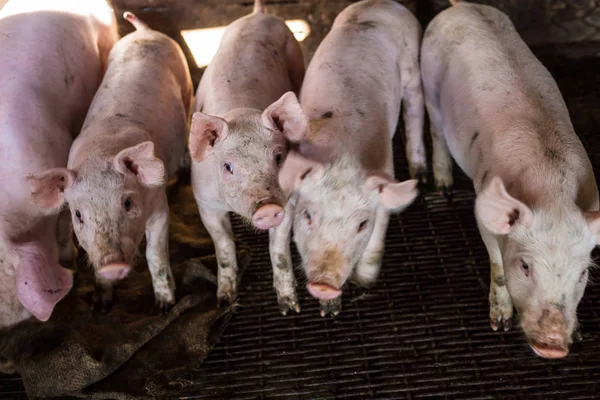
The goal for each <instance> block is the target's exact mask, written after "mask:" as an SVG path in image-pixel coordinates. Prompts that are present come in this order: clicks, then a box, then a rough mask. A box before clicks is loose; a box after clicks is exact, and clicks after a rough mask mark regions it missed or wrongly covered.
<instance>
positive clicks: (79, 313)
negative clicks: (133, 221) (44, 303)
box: [0, 184, 248, 399]
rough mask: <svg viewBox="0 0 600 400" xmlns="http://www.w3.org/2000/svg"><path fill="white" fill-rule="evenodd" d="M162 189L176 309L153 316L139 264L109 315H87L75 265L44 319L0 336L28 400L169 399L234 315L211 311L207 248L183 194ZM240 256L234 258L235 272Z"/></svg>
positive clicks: (82, 273)
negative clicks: (71, 282)
mask: <svg viewBox="0 0 600 400" xmlns="http://www.w3.org/2000/svg"><path fill="white" fill-rule="evenodd" d="M169 192H170V193H169V201H170V204H171V223H170V225H171V226H170V230H171V243H170V246H171V262H172V268H173V273H174V276H175V280H176V284H177V304H176V305H175V307H174V308H173V309H172V310H171V311H170V312H169V313H168V314H166V315H163V316H161V315H159V313H158V311H157V309H156V308H155V306H154V293H153V290H152V283H151V280H150V273H149V271H148V268H147V266H146V264H145V261H144V260H141V261H140V262H139V263H138V266H137V268H136V270H135V271H134V272H132V273H130V276H129V277H128V278H127V279H126V280H124V281H123V282H120V283H119V284H118V285H117V292H116V301H115V305H114V306H113V308H112V310H111V311H110V312H109V313H107V314H98V313H94V312H92V311H91V307H92V296H93V280H92V273H91V269H90V268H88V267H86V266H85V261H84V260H83V259H80V260H79V262H78V266H79V267H78V269H79V273H78V275H77V278H76V281H75V286H74V289H73V290H72V291H71V292H70V294H69V295H68V296H67V297H66V298H65V299H64V300H63V301H61V302H60V303H59V304H58V306H57V308H56V310H55V312H54V314H53V316H52V318H51V319H50V321H48V322H47V323H39V322H36V321H27V322H25V323H23V324H21V325H19V326H17V327H15V328H14V329H12V330H11V331H10V332H8V333H6V334H4V335H3V336H2V337H0V354H1V355H2V356H3V357H5V358H7V359H9V360H14V363H15V365H16V367H17V370H18V371H19V373H20V374H21V376H22V379H23V383H24V385H25V388H26V390H27V394H28V395H29V397H30V398H38V397H56V396H75V397H85V398H99V399H106V398H111V399H135V398H143V399H148V398H169V397H171V395H172V393H173V391H176V390H177V389H178V388H179V387H180V385H181V382H180V380H178V378H179V375H180V374H181V373H182V372H184V371H185V370H186V369H187V368H188V367H189V366H191V365H194V364H197V363H198V362H200V361H202V360H203V359H204V358H205V357H206V355H207V353H208V352H209V350H210V349H211V347H212V346H213V345H214V344H215V343H216V342H217V340H218V338H219V336H220V335H221V333H222V332H223V330H224V329H225V327H226V326H227V323H228V321H229V319H230V318H231V315H232V311H233V308H232V307H226V308H222V309H217V308H216V297H215V292H216V285H215V282H216V277H215V272H216V261H215V259H214V255H213V253H214V251H213V245H212V242H211V240H210V238H209V236H208V234H207V232H206V231H205V230H204V228H203V227H202V225H201V223H200V219H199V216H198V213H197V211H196V208H195V207H196V205H195V202H194V200H193V196H192V194H191V189H190V187H189V186H184V185H180V184H177V185H173V186H171V187H170V190H169ZM143 249H144V248H142V252H143ZM247 254H248V253H247V252H246V251H244V250H242V251H241V252H240V257H239V258H240V269H243V268H244V266H245V265H247V263H248V256H247Z"/></svg>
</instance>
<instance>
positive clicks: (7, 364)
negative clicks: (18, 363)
mask: <svg viewBox="0 0 600 400" xmlns="http://www.w3.org/2000/svg"><path fill="white" fill-rule="evenodd" d="M15 372H17V368H16V367H15V364H14V363H13V362H12V361H10V360H7V359H6V358H4V357H0V374H7V375H10V374H14V373H15Z"/></svg>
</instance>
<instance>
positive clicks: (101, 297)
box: [92, 293, 114, 314]
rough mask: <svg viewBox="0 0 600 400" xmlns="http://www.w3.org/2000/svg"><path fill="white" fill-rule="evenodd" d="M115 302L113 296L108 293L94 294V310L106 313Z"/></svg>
mask: <svg viewBox="0 0 600 400" xmlns="http://www.w3.org/2000/svg"><path fill="white" fill-rule="evenodd" d="M113 304H114V298H113V296H107V295H106V293H102V294H95V295H94V305H93V306H92V310H93V311H94V312H96V313H100V314H106V313H107V312H109V311H110V309H111V308H112V306H113Z"/></svg>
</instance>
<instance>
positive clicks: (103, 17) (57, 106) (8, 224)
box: [0, 0, 117, 328]
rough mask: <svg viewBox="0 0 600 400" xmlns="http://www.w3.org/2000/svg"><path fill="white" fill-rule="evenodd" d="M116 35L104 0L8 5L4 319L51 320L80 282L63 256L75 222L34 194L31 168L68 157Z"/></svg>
mask: <svg viewBox="0 0 600 400" xmlns="http://www.w3.org/2000/svg"><path fill="white" fill-rule="evenodd" d="M116 39H117V31H116V22H115V19H114V15H113V13H112V10H111V9H110V7H108V5H107V4H106V2H105V1H104V0H98V1H89V2H86V3H85V4H76V5H73V4H65V2H63V3H60V2H56V3H52V4H51V5H50V4H48V2H47V1H16V0H13V1H10V2H9V3H8V4H6V5H5V6H4V8H3V9H2V11H0V76H1V77H2V80H1V83H0V126H2V131H1V132H2V133H1V135H0V153H1V154H2V159H3V162H2V165H1V167H0V175H1V176H2V185H1V186H0V192H1V194H0V199H1V200H0V215H1V218H0V328H4V327H8V326H11V325H14V324H16V323H18V322H20V321H22V320H24V319H27V318H29V317H31V316H32V315H33V316H34V317H35V318H37V319H38V320H41V321H46V320H47V319H48V318H49V317H50V315H51V314H52V311H53V309H54V306H55V305H56V303H57V302H58V301H60V300H61V299H62V298H63V297H64V296H65V295H66V294H67V293H68V292H69V290H70V288H71V286H72V284H73V278H72V273H71V271H69V270H67V269H65V268H63V267H61V265H60V264H63V265H65V266H68V265H69V264H70V263H72V261H74V247H73V242H72V240H71V235H70V228H69V224H68V223H66V224H64V223H62V224H60V229H59V218H58V216H57V215H55V214H53V213H49V212H48V211H47V210H46V209H45V208H43V207H40V206H39V205H38V204H36V203H35V202H34V201H33V199H32V197H31V188H30V185H29V182H28V178H27V177H28V175H29V174H35V173H39V172H41V171H45V170H46V169H48V168H55V167H64V166H66V165H67V158H68V155H69V148H70V146H71V143H72V141H73V137H74V136H75V134H76V133H77V132H78V130H79V129H80V128H81V124H82V122H83V120H84V118H85V113H86V112H87V109H88V107H89V105H90V102H91V101H92V97H93V96H94V92H95V91H96V89H97V88H98V85H99V84H100V81H101V79H102V73H103V70H104V64H105V63H106V59H107V57H108V52H109V51H110V48H111V47H112V45H113V44H114V42H115V41H116ZM62 222H65V221H64V220H63V221H62ZM67 222H68V219H67ZM59 262H60V263H59Z"/></svg>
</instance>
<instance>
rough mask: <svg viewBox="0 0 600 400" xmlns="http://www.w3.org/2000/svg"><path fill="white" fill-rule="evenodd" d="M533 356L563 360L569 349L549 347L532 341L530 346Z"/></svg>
mask: <svg viewBox="0 0 600 400" xmlns="http://www.w3.org/2000/svg"><path fill="white" fill-rule="evenodd" d="M530 346H531V349H532V350H533V352H534V353H535V354H537V355H538V356H540V357H543V358H564V357H566V356H567V354H569V348H568V347H566V346H557V345H549V344H545V343H541V342H537V341H534V342H532V343H531V344H530Z"/></svg>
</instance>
